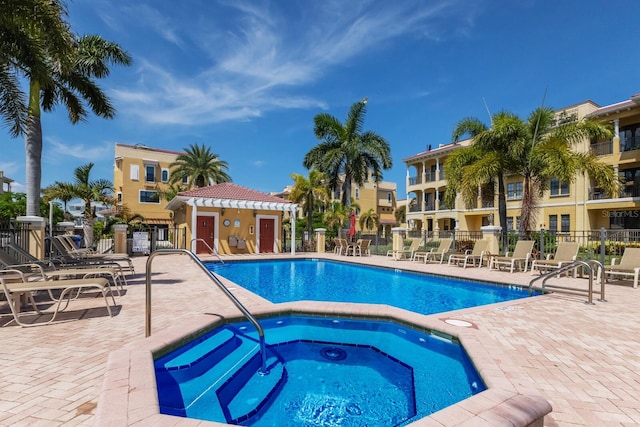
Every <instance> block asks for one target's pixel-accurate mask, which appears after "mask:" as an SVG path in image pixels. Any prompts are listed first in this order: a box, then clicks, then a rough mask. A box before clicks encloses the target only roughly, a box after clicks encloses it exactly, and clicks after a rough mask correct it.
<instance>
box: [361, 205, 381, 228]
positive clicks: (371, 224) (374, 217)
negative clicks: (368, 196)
mask: <svg viewBox="0 0 640 427" xmlns="http://www.w3.org/2000/svg"><path fill="white" fill-rule="evenodd" d="M359 223H360V229H361V230H367V231H371V230H373V229H375V230H378V227H379V226H380V217H379V216H378V214H377V213H376V211H374V210H373V209H369V210H368V211H367V212H364V213H361V214H360V219H359Z"/></svg>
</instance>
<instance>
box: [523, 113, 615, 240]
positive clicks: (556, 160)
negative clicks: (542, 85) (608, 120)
mask: <svg viewBox="0 0 640 427" xmlns="http://www.w3.org/2000/svg"><path fill="white" fill-rule="evenodd" d="M521 126H522V128H523V136H524V137H523V138H522V139H521V140H519V141H518V142H517V143H516V144H513V145H512V152H513V157H514V159H516V162H515V163H514V164H513V165H512V167H511V169H512V171H513V172H514V173H515V174H518V175H520V176H522V177H523V186H522V187H523V188H522V212H521V214H520V230H519V231H520V232H521V233H526V232H529V231H531V230H533V229H534V227H535V224H536V215H535V213H536V209H537V201H538V199H539V198H540V197H541V196H542V193H543V192H544V191H545V190H546V189H548V188H549V183H550V181H551V179H552V178H555V179H558V180H559V181H560V182H566V183H570V182H574V181H575V179H576V176H577V175H578V174H585V173H586V174H588V176H589V177H590V178H591V179H593V180H594V181H595V183H596V185H597V186H598V187H600V188H601V189H602V190H603V191H604V192H605V193H606V194H607V195H608V196H609V197H613V196H614V195H615V194H618V193H619V191H620V181H619V178H618V175H617V174H616V173H615V171H614V169H613V167H611V166H610V165H606V164H604V163H601V162H600V161H598V159H597V157H596V156H595V155H594V154H593V153H591V152H587V153H584V152H576V151H575V150H574V144H575V143H577V142H580V141H582V140H584V139H585V138H587V139H589V140H604V139H607V138H611V137H612V136H613V134H612V132H611V130H610V129H608V128H607V127H606V126H603V125H601V124H599V123H596V122H593V121H590V120H582V121H579V122H566V123H563V124H560V125H557V123H556V120H555V113H554V111H553V110H552V109H550V108H546V107H541V108H537V109H536V110H534V111H533V112H532V113H531V114H530V115H529V118H528V119H527V120H526V121H523V122H522V124H521Z"/></svg>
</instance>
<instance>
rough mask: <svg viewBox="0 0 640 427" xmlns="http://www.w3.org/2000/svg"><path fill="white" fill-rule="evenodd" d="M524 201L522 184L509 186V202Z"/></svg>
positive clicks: (516, 183)
mask: <svg viewBox="0 0 640 427" xmlns="http://www.w3.org/2000/svg"><path fill="white" fill-rule="evenodd" d="M516 199H522V182H510V183H508V184H507V200H516Z"/></svg>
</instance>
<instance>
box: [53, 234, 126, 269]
mask: <svg viewBox="0 0 640 427" xmlns="http://www.w3.org/2000/svg"><path fill="white" fill-rule="evenodd" d="M51 244H52V245H53V247H54V248H55V250H56V251H57V252H58V253H59V254H60V255H61V258H62V259H64V260H66V261H68V262H77V261H82V262H84V263H96V264H104V263H118V264H120V265H121V266H122V269H123V270H126V271H129V272H131V273H135V270H134V267H133V262H132V261H131V258H129V256H127V255H126V254H97V253H90V252H89V251H84V252H82V251H78V250H77V248H75V245H71V246H69V239H68V238H67V237H65V236H64V235H62V236H54V238H53V239H51Z"/></svg>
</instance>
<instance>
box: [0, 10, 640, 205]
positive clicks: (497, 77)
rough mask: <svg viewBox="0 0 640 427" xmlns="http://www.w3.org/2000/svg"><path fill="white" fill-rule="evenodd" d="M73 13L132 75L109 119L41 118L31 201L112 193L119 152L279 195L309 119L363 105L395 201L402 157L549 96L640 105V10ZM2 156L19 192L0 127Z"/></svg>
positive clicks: (556, 104) (554, 102) (307, 137)
mask: <svg viewBox="0 0 640 427" xmlns="http://www.w3.org/2000/svg"><path fill="white" fill-rule="evenodd" d="M69 14H70V16H69V19H70V22H71V25H72V27H73V29H74V31H75V32H77V33H78V34H94V33H96V34H100V35H101V36H102V37H104V38H106V39H108V40H111V41H114V42H117V43H119V44H120V45H121V46H122V47H123V48H124V49H125V50H127V51H128V52H129V53H130V54H131V56H132V57H133V59H134V63H133V65H132V66H131V67H126V68H122V67H117V68H114V69H113V72H112V75H111V76H110V77H108V78H107V79H104V80H102V81H100V84H101V86H102V87H103V89H104V90H105V91H106V92H107V93H108V95H109V96H110V97H111V99H112V101H113V103H114V105H115V107H116V109H117V111H118V114H117V116H116V118H115V119H113V120H104V119H100V118H98V117H96V116H93V115H90V116H89V117H88V120H87V122H85V123H81V124H78V125H75V126H74V125H71V124H70V123H69V121H68V119H67V116H66V113H65V111H64V110H63V109H61V108H58V110H57V111H55V112H53V113H49V114H43V118H42V126H43V141H44V152H43V162H42V166H43V173H42V185H43V187H44V186H47V185H49V184H51V183H52V182H53V181H55V180H59V181H71V180H72V171H73V169H74V168H75V167H76V166H79V165H81V164H84V163H87V162H94V163H95V164H96V166H95V167H94V172H93V177H94V178H107V179H110V180H113V158H114V144H115V143H116V142H119V143H125V144H145V145H147V146H150V147H157V148H165V149H172V150H178V151H179V150H182V149H183V148H185V147H188V146H189V144H206V145H208V146H210V147H211V149H212V152H214V153H217V154H218V155H219V156H220V159H222V160H225V161H227V162H228V163H229V174H230V175H231V177H232V179H233V182H235V183H237V184H239V185H243V186H247V187H250V188H254V189H256V190H260V191H264V192H271V191H279V190H281V189H282V188H284V187H285V186H286V185H288V184H291V183H292V180H291V178H290V174H291V173H301V174H305V175H306V174H307V171H306V170H305V169H304V167H303V166H302V159H303V157H304V155H305V154H306V153H307V152H308V151H309V149H311V148H312V147H313V146H314V145H316V144H317V143H318V140H317V139H316V138H315V136H314V134H313V117H314V116H315V115H316V114H318V113H321V112H326V113H329V114H331V115H333V116H335V117H336V118H338V119H339V120H340V121H341V122H344V120H345V117H346V114H347V112H348V110H349V107H350V106H351V105H352V104H353V103H354V102H356V101H359V100H361V99H362V98H364V97H368V103H367V115H366V120H365V123H364V129H365V130H371V131H375V132H377V133H378V134H380V135H382V136H383V137H385V138H386V139H387V140H388V141H389V143H390V145H391V153H392V157H393V163H394V166H393V169H391V170H389V171H387V172H385V174H384V180H385V181H395V182H397V183H398V196H399V197H400V198H403V197H404V195H405V191H406V188H405V177H406V167H405V165H404V163H403V162H402V159H403V158H406V157H409V156H411V155H413V154H416V153H419V152H421V151H424V149H425V147H426V146H427V145H432V146H437V145H438V144H446V143H449V142H450V140H451V131H452V129H453V127H454V126H455V125H456V123H457V122H458V121H459V120H460V119H462V118H464V117H469V116H472V117H477V118H480V119H481V120H483V121H485V122H487V123H488V115H487V107H488V109H489V110H490V111H491V113H497V112H499V111H501V110H507V111H511V112H514V113H516V114H519V115H520V116H521V117H526V116H527V115H528V114H529V112H530V111H532V110H533V109H535V108H537V107H538V106H540V104H541V103H542V101H543V96H544V94H545V91H546V92H547V95H546V98H545V105H547V106H550V107H552V108H563V107H567V106H570V105H573V104H577V103H580V102H583V101H585V100H588V99H590V100H592V101H594V102H596V103H597V104H599V105H608V104H612V103H615V102H619V101H624V100H627V99H629V98H630V97H631V95H633V94H635V93H638V92H640V81H639V76H640V55H638V40H640V30H639V29H638V26H637V24H636V21H635V19H636V18H637V17H638V16H640V2H638V1H637V0H615V1H613V2H602V1H600V0H582V1H579V2H578V1H570V2H569V1H555V0H539V1H536V0H520V1H506V0H474V1H469V0H442V1H440V0H429V1H427V0H416V1H412V0H403V1H397V2H396V1H388V0H380V1H378V0H375V1H361V0H349V1H343V0H296V1H294V0H273V1H266V0H265V1H242V0H241V1H235V0H226V1H225V0H223V1H209V0H190V1H185V2H175V1H174V0H170V1H169V0H136V1H135V2H131V1H129V0H92V1H74V2H72V3H70V4H69ZM485 102H486V106H485ZM0 144H1V145H2V147H3V148H2V156H0V170H4V172H5V175H6V176H9V177H10V178H12V179H14V180H15V181H16V182H15V184H14V185H13V190H14V191H24V186H23V184H24V182H25V172H24V169H25V168H24V140H23V138H17V139H13V138H11V137H10V136H9V134H8V131H7V129H3V132H2V133H0Z"/></svg>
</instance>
